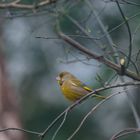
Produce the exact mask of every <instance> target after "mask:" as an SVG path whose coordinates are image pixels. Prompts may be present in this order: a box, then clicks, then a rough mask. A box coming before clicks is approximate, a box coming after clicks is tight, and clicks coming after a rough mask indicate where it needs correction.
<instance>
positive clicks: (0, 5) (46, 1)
mask: <svg viewBox="0 0 140 140" xmlns="http://www.w3.org/2000/svg"><path fill="white" fill-rule="evenodd" d="M54 2H56V0H44V1H41V2H39V3H37V5H34V4H21V3H20V0H15V1H13V2H10V3H0V8H18V9H31V10H33V9H35V8H38V7H41V6H45V5H48V4H51V3H54Z"/></svg>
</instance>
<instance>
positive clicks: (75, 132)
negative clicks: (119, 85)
mask: <svg viewBox="0 0 140 140" xmlns="http://www.w3.org/2000/svg"><path fill="white" fill-rule="evenodd" d="M123 92H124V91H122V92H117V93H114V94H111V95H109V96H108V97H106V98H105V99H103V100H102V101H100V102H99V103H98V104H97V105H95V106H94V107H93V108H92V109H91V110H90V111H89V112H88V113H87V114H86V116H85V117H84V118H83V119H82V121H81V122H80V124H79V125H78V127H77V128H76V130H75V131H74V132H73V133H72V135H71V136H70V137H69V138H68V139H67V140H71V139H72V138H73V137H74V136H75V135H76V134H77V132H78V131H79V130H80V128H81V127H82V125H83V123H84V122H85V121H86V119H87V118H88V117H89V116H90V115H91V114H92V113H93V112H94V111H96V110H97V109H98V108H99V107H100V106H101V105H102V104H103V103H105V102H106V101H108V100H109V99H111V98H112V97H114V96H116V95H118V94H121V93H123Z"/></svg>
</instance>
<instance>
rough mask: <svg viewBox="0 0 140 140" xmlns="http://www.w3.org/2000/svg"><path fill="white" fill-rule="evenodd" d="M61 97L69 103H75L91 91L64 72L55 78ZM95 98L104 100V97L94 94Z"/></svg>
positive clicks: (71, 75)
mask: <svg viewBox="0 0 140 140" xmlns="http://www.w3.org/2000/svg"><path fill="white" fill-rule="evenodd" d="M56 80H57V81H58V84H59V86H60V89H61V91H62V93H63V95H64V96H65V97H66V98H67V99H68V100H70V101H72V102H75V101H77V100H79V99H80V98H82V97H83V96H85V95H87V94H88V93H90V92H92V91H93V90H92V89H91V88H89V87H88V86H87V85H85V84H84V83H83V82H81V81H80V80H79V79H78V78H76V77H75V76H74V75H73V74H71V73H70V72H67V71H64V72H61V73H59V75H58V76H57V77H56ZM94 96H95V97H98V98H100V99H105V97H104V96H101V95H97V94H94Z"/></svg>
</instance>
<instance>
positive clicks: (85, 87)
mask: <svg viewBox="0 0 140 140" xmlns="http://www.w3.org/2000/svg"><path fill="white" fill-rule="evenodd" d="M83 88H84V89H85V90H87V91H90V92H91V91H92V89H90V88H89V87H87V86H84V87H83Z"/></svg>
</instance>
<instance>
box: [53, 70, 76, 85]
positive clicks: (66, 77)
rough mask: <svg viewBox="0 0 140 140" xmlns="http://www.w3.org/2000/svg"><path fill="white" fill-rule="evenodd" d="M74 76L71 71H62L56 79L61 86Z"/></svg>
mask: <svg viewBox="0 0 140 140" xmlns="http://www.w3.org/2000/svg"><path fill="white" fill-rule="evenodd" d="M72 77H74V76H73V75H72V74H71V73H69V72H66V71H64V72H61V73H60V74H59V75H58V76H57V77H56V80H57V81H58V83H59V85H60V86H61V85H62V84H63V82H65V81H66V80H69V79H71V78H72Z"/></svg>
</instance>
